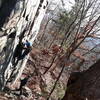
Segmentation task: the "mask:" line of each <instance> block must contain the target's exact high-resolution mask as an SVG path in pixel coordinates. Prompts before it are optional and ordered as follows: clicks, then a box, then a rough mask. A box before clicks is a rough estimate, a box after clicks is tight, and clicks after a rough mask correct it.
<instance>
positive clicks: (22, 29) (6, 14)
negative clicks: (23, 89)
mask: <svg viewBox="0 0 100 100" xmlns="http://www.w3.org/2000/svg"><path fill="white" fill-rule="evenodd" d="M47 4H48V2H47V0H4V1H3V2H1V6H0V7H1V9H0V28H2V29H3V30H2V31H0V89H1V90H2V89H3V88H4V87H5V86H6V84H7V83H8V81H9V80H10V82H11V83H13V84H14V83H15V82H16V80H17V79H19V78H20V76H21V74H22V71H23V69H24V68H25V64H26V62H27V59H28V57H29V56H27V57H26V58H25V59H23V60H20V61H19V62H18V63H17V64H16V65H13V64H12V61H13V54H14V51H15V48H16V46H17V44H18V43H19V42H20V41H23V40H24V39H26V38H27V39H28V40H29V41H30V42H31V43H33V42H34V40H35V39H36V37H37V34H38V31H39V28H40V24H41V21H42V19H43V16H44V14H45V12H46V8H47ZM12 32H13V34H14V38H9V35H10V34H11V33H12Z"/></svg>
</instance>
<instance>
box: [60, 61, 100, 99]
mask: <svg viewBox="0 0 100 100" xmlns="http://www.w3.org/2000/svg"><path fill="white" fill-rule="evenodd" d="M62 100H100V60H98V61H97V62H96V63H95V64H94V65H92V66H91V67H90V68H89V69H88V70H87V71H83V72H74V73H72V74H71V76H70V78H69V81H68V84H67V90H66V93H65V96H64V97H63V99H62Z"/></svg>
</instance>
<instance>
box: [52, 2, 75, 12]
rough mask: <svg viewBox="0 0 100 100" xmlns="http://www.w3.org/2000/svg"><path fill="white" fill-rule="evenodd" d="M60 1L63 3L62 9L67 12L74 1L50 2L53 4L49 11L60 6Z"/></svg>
mask: <svg viewBox="0 0 100 100" xmlns="http://www.w3.org/2000/svg"><path fill="white" fill-rule="evenodd" d="M61 1H63V4H64V8H65V9H66V10H68V11H69V10H71V8H72V6H73V5H74V4H75V1H74V0H51V2H52V3H53V4H52V7H51V9H52V10H53V9H55V7H56V6H57V5H59V6H61V5H62V2H61Z"/></svg>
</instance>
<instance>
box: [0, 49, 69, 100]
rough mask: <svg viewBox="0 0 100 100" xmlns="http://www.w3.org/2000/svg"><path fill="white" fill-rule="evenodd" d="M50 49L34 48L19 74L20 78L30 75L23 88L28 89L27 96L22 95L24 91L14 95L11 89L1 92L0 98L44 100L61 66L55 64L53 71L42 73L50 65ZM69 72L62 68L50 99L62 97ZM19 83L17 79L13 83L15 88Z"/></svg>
mask: <svg viewBox="0 0 100 100" xmlns="http://www.w3.org/2000/svg"><path fill="white" fill-rule="evenodd" d="M51 51H52V50H49V51H48V50H46V51H45V50H40V49H36V48H34V49H33V50H32V52H31V53H30V58H29V60H28V62H27V65H26V68H25V69H24V71H23V74H22V76H21V78H24V77H27V76H28V75H31V77H30V78H29V80H28V82H27V85H26V86H25V88H26V89H25V88H23V91H24V92H27V91H29V94H28V95H27V96H25V95H24V94H25V93H24V94H23V95H21V96H20V95H17V96H16V95H15V92H14V91H13V92H10V93H7V94H5V93H1V95H0V100H46V99H47V97H48V95H49V93H50V91H51V90H52V88H53V86H54V83H55V81H56V79H57V77H58V75H59V73H60V71H61V67H59V66H57V65H56V68H55V70H54V71H48V72H47V73H46V74H43V73H44V72H45V70H46V69H47V68H48V67H49V66H50V64H51V61H52V58H53V56H54V54H52V53H50V52H51ZM69 72H70V70H68V68H66V70H64V72H63V74H62V75H61V77H60V79H59V81H58V83H57V85H56V88H55V90H54V92H53V94H52V96H51V100H58V98H59V99H60V98H62V97H63V95H64V92H65V89H66V83H67V81H68V77H69ZM19 84H20V82H19V81H18V82H17V84H15V89H16V88H18V87H19ZM26 90H27V91H26ZM17 93H18V92H17Z"/></svg>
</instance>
